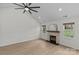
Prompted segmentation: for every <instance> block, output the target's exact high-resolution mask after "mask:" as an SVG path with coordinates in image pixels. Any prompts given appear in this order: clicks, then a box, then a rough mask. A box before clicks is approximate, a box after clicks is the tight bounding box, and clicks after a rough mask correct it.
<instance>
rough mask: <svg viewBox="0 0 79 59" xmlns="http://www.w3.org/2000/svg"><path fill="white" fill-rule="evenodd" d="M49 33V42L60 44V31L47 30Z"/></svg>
mask: <svg viewBox="0 0 79 59" xmlns="http://www.w3.org/2000/svg"><path fill="white" fill-rule="evenodd" d="M47 32H48V35H49V42H50V43H53V44H56V45H58V43H59V33H60V32H59V31H47Z"/></svg>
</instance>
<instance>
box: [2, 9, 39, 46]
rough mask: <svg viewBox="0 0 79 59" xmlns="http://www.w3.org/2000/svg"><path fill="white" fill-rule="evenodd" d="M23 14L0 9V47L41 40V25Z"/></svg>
mask: <svg viewBox="0 0 79 59" xmlns="http://www.w3.org/2000/svg"><path fill="white" fill-rule="evenodd" d="M22 12H23V10H15V9H14V8H0V46H5V45H9V44H14V43H19V42H23V41H28V40H33V39H37V38H39V35H40V25H39V23H38V22H37V21H36V20H35V19H33V18H32V17H31V16H30V15H29V14H27V13H26V14H23V13H22Z"/></svg>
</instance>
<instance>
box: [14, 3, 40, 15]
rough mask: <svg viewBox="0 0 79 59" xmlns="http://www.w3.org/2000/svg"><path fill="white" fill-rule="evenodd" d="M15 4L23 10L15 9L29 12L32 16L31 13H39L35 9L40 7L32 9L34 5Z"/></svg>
mask: <svg viewBox="0 0 79 59" xmlns="http://www.w3.org/2000/svg"><path fill="white" fill-rule="evenodd" d="M13 4H14V5H17V6H19V7H21V8H15V9H23V10H24V11H23V13H25V12H29V13H30V14H32V12H31V11H33V12H38V11H37V10H34V9H36V8H40V6H34V7H32V6H31V5H32V3H20V4H17V3H13Z"/></svg>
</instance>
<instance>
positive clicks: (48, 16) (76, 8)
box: [0, 3, 79, 23]
mask: <svg viewBox="0 0 79 59" xmlns="http://www.w3.org/2000/svg"><path fill="white" fill-rule="evenodd" d="M32 6H40V9H37V10H38V11H39V12H38V13H34V12H33V13H32V15H33V17H34V18H36V19H37V20H39V21H40V22H41V23H47V22H51V21H61V20H62V19H64V18H73V17H79V3H33V4H32ZM3 7H4V8H6V7H7V8H9V7H13V8H15V7H17V6H14V5H13V4H11V3H10V4H0V8H3Z"/></svg>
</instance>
